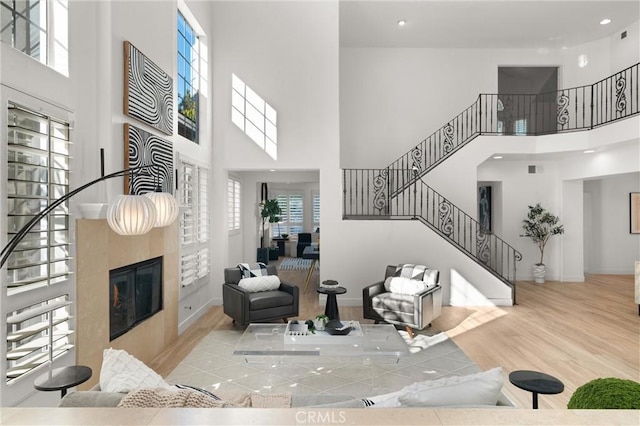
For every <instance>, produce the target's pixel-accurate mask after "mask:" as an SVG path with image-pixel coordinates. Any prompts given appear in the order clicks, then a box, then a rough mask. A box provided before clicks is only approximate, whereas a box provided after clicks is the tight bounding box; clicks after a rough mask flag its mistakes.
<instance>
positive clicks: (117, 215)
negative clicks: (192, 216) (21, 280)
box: [0, 150, 178, 269]
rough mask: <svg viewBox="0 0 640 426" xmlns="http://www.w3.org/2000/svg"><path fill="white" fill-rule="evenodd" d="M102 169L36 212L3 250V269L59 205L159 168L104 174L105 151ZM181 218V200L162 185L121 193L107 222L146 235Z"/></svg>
mask: <svg viewBox="0 0 640 426" xmlns="http://www.w3.org/2000/svg"><path fill="white" fill-rule="evenodd" d="M100 157H101V171H102V173H101V174H102V176H100V177H99V178H97V179H94V180H92V181H91V182H88V183H85V184H84V185H82V186H80V187H78V188H76V189H74V190H73V191H71V192H69V193H67V194H65V195H64V196H62V197H60V198H58V199H57V200H55V201H53V202H52V203H51V204H49V205H48V206H47V208H45V209H44V210H42V211H41V212H40V213H38V214H37V215H35V216H34V217H33V218H32V219H31V220H30V221H29V222H27V224H26V225H24V226H23V227H22V228H21V229H20V230H19V231H18V232H17V233H16V234H15V235H14V236H13V238H11V240H10V241H9V243H7V245H6V246H5V247H4V248H3V249H2V252H0V256H2V259H1V260H0V269H2V267H3V266H4V265H5V263H7V261H8V260H9V256H11V253H13V251H14V250H15V249H16V248H17V247H18V245H19V244H20V242H21V241H22V240H23V239H24V237H25V236H26V235H27V234H28V232H29V231H30V230H31V229H32V228H33V227H34V226H35V225H36V224H37V223H38V222H40V221H41V220H42V219H43V218H44V217H46V216H47V215H48V214H49V213H51V212H52V211H53V210H54V209H55V208H57V207H58V206H60V205H61V204H62V203H64V202H65V201H67V200H69V199H70V198H72V197H74V196H75V195H76V194H78V193H79V192H82V191H84V190H85V189H87V188H89V187H91V186H93V185H95V184H96V183H99V182H102V181H105V180H107V179H112V178H116V177H120V176H125V175H128V174H130V175H135V174H137V173H145V170H148V169H150V168H153V167H156V166H154V165H142V166H137V167H131V168H129V169H125V170H120V171H119V172H114V173H110V174H108V175H105V174H104V160H103V158H104V156H103V155H102V150H101V156H100ZM177 217H178V202H177V201H176V199H175V198H174V196H173V195H171V194H169V193H166V192H161V189H160V186H159V185H158V187H157V188H156V192H150V193H147V194H144V195H120V196H118V198H117V199H116V200H115V201H114V202H113V203H111V204H110V205H109V209H108V211H107V222H108V223H109V226H110V227H111V229H113V230H114V231H115V232H117V233H118V234H120V235H142V234H146V233H147V232H149V231H150V230H151V228H153V227H161V226H167V225H169V224H171V223H172V222H173V221H174V220H175V219H176V218H177Z"/></svg>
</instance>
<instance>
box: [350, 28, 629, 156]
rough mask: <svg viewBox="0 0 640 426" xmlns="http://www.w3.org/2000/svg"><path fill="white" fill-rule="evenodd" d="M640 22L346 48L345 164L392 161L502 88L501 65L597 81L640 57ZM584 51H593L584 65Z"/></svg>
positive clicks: (571, 82) (576, 82)
mask: <svg viewBox="0 0 640 426" xmlns="http://www.w3.org/2000/svg"><path fill="white" fill-rule="evenodd" d="M638 28H639V24H638V22H636V23H634V24H632V25H630V26H629V27H628V28H627V32H628V36H627V38H626V39H624V40H620V37H619V34H615V35H613V36H611V37H607V38H605V39H601V40H597V41H594V42H590V43H586V44H583V45H578V46H568V47H567V48H565V49H551V50H549V49H520V50H514V49H433V48H429V49H426V48H425V49H421V48H412V49H390V48H342V49H340V119H341V127H340V137H341V144H340V152H341V166H342V167H344V168H381V167H386V166H387V165H388V164H389V163H391V162H392V161H393V160H395V159H396V158H398V157H400V156H401V155H402V154H404V153H405V152H407V151H408V150H409V149H410V148H412V147H414V146H416V145H417V144H418V143H419V142H420V141H422V140H424V139H425V138H427V137H428V136H429V135H430V134H432V133H433V132H435V131H436V130H438V129H439V128H440V127H442V126H443V125H445V124H446V122H447V121H448V120H450V119H452V118H453V117H455V116H456V115H457V114H458V113H460V112H462V111H463V110H464V109H465V108H467V107H468V106H470V105H471V104H472V103H473V102H474V101H475V100H476V98H477V97H478V95H479V94H480V93H497V84H498V78H497V69H498V67H499V66H559V67H560V69H559V82H558V88H570V87H576V86H581V85H585V84H593V83H595V82H597V81H599V80H600V79H602V78H605V77H608V76H609V75H611V74H612V73H614V72H617V71H620V70H622V69H624V68H626V67H628V66H631V65H633V64H635V63H637V62H639V61H640V47H639V43H640V41H639V40H640V37H638ZM581 54H587V56H588V57H589V64H588V65H587V66H586V67H584V68H581V67H579V66H578V57H579V56H580V55H581ZM470 64H472V66H470ZM372 146H375V147H376V149H375V150H373V149H370V148H371V147H372Z"/></svg>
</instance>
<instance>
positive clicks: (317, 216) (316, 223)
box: [313, 192, 320, 231]
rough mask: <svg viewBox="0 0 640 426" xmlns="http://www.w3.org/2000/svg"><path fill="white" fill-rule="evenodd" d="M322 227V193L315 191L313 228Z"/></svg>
mask: <svg viewBox="0 0 640 426" xmlns="http://www.w3.org/2000/svg"><path fill="white" fill-rule="evenodd" d="M318 228H320V193H318V192H313V230H314V231H315V230H316V229H318Z"/></svg>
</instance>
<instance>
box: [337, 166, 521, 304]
mask: <svg viewBox="0 0 640 426" xmlns="http://www.w3.org/2000/svg"><path fill="white" fill-rule="evenodd" d="M394 172H395V171H394ZM404 172H409V173H414V171H413V170H406V171H401V172H400V173H397V174H396V173H392V174H389V169H349V170H344V172H343V188H344V191H343V196H344V199H343V205H344V206H345V211H344V218H345V219H350V218H358V219H364V218H366V219H389V220H419V221H420V222H422V223H424V224H425V225H427V226H428V227H429V228H431V229H432V230H433V231H435V232H436V233H437V234H439V235H440V236H441V237H443V238H444V239H446V240H447V241H449V242H450V243H451V244H453V245H454V246H456V247H457V248H458V249H459V250H460V251H462V252H463V253H464V254H466V255H467V256H469V257H470V258H471V259H473V260H474V261H475V262H477V263H478V264H479V265H480V266H482V267H484V268H485V269H487V270H488V271H489V272H491V273H492V274H493V275H494V276H496V277H497V278H498V279H500V280H501V281H502V282H504V283H505V284H507V285H508V286H509V287H511V288H512V290H513V291H512V298H513V302H514V303H515V288H516V287H515V286H516V262H517V261H519V260H521V259H522V255H521V254H520V252H518V251H517V250H516V249H515V248H514V247H512V246H511V245H509V244H508V243H507V242H506V241H504V240H503V239H502V238H500V237H498V236H497V235H495V234H492V233H491V232H489V231H488V230H485V229H483V228H482V227H481V225H480V223H479V222H478V221H477V220H475V219H474V218H473V217H471V216H470V215H468V214H467V213H465V212H464V211H462V210H461V209H460V208H458V207H457V206H455V205H454V204H453V203H452V202H451V201H449V200H448V199H446V198H445V197H443V196H442V195H441V194H439V193H438V192H437V191H435V190H434V189H433V188H431V187H429V186H428V185H427V184H426V183H424V182H423V181H422V180H420V179H417V180H414V182H413V183H412V184H411V185H410V186H409V187H407V188H405V189H404V190H403V191H402V192H401V193H398V194H396V195H395V196H393V197H390V196H389V195H390V193H391V191H392V189H391V188H393V187H394V183H393V181H394V180H395V179H397V177H398V175H401V174H402V173H404ZM371 195H372V196H371Z"/></svg>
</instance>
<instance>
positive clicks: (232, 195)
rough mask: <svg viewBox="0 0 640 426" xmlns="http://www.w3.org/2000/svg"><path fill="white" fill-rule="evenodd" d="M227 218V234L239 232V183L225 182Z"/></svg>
mask: <svg viewBox="0 0 640 426" xmlns="http://www.w3.org/2000/svg"><path fill="white" fill-rule="evenodd" d="M227 216H228V229H229V232H232V231H238V230H240V182H238V181H237V180H236V179H234V178H229V179H228V180H227Z"/></svg>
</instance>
